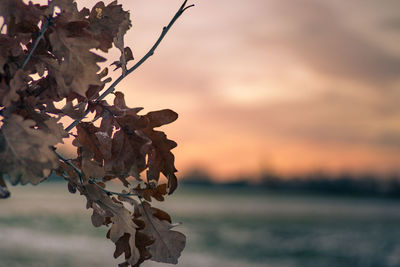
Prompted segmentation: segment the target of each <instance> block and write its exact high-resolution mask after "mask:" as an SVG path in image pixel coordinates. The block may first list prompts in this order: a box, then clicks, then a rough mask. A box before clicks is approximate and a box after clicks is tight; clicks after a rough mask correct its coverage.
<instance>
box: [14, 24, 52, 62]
mask: <svg viewBox="0 0 400 267" xmlns="http://www.w3.org/2000/svg"><path fill="white" fill-rule="evenodd" d="M51 20H52V17H48V18H46V22H45V23H44V25H43V27H42V29H41V30H40V32H39V35H38V36H37V37H36V39H35V42H34V43H33V45H32V47H31V50H30V51H29V53H28V55H27V56H26V58H25V59H24V62H22V64H21V66H19V68H20V69H23V68H24V67H25V66H26V64H27V63H28V61H29V60H30V59H31V57H32V55H33V52H34V51H35V49H36V47H37V46H38V45H39V42H40V40H41V39H42V38H43V35H44V33H45V32H46V31H47V29H48V28H49V26H50V24H51Z"/></svg>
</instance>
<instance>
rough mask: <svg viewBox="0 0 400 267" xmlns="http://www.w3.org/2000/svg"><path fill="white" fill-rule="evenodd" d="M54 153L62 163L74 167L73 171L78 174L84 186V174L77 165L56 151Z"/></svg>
mask: <svg viewBox="0 0 400 267" xmlns="http://www.w3.org/2000/svg"><path fill="white" fill-rule="evenodd" d="M53 151H54V153H55V154H56V155H57V157H58V158H59V159H60V160H61V161H63V162H64V163H65V164H67V165H68V166H70V167H72V169H73V170H74V171H75V172H76V174H78V177H79V181H80V182H81V184H82V186H83V174H82V172H81V170H80V169H79V168H78V167H76V166H75V164H73V163H72V162H71V161H70V160H68V159H66V158H64V157H63V156H61V155H60V154H59V153H58V152H57V151H56V150H55V149H53Z"/></svg>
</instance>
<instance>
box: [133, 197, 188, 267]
mask: <svg viewBox="0 0 400 267" xmlns="http://www.w3.org/2000/svg"><path fill="white" fill-rule="evenodd" d="M139 211H140V214H141V217H139V219H140V220H143V221H144V222H145V224H146V227H145V228H144V229H143V230H141V232H143V233H144V234H146V235H147V236H150V237H151V238H153V239H154V240H155V241H154V243H153V244H152V245H150V247H149V252H150V254H151V258H150V260H152V261H157V262H164V263H173V264H177V263H178V258H179V257H180V255H181V252H182V250H183V249H184V247H185V244H186V237H185V235H184V234H182V233H180V232H177V231H173V230H171V228H173V225H172V224H171V223H170V222H169V221H168V220H164V219H160V218H163V217H160V218H159V217H156V216H155V214H157V213H159V211H157V210H153V209H152V208H151V206H150V204H149V203H148V202H143V203H142V204H141V205H140V206H139Z"/></svg>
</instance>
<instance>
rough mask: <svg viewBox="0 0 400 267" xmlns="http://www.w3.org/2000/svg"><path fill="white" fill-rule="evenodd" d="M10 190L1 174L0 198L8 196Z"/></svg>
mask: <svg viewBox="0 0 400 267" xmlns="http://www.w3.org/2000/svg"><path fill="white" fill-rule="evenodd" d="M9 196H10V191H8V188H7V185H6V183H5V182H4V180H3V176H2V175H0V198H8V197H9Z"/></svg>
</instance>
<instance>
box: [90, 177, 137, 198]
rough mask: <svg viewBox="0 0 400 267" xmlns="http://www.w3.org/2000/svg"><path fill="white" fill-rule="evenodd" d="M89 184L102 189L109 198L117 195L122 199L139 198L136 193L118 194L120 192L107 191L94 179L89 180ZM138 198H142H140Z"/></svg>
mask: <svg viewBox="0 0 400 267" xmlns="http://www.w3.org/2000/svg"><path fill="white" fill-rule="evenodd" d="M89 184H93V185H96V186H97V187H98V188H100V189H101V190H102V191H103V192H104V193H106V194H107V195H109V196H110V195H117V196H121V197H130V196H138V195H137V194H134V193H118V192H114V191H110V190H107V189H105V188H103V187H101V186H100V185H98V184H97V183H96V182H95V181H94V180H93V179H89ZM138 197H140V196H138Z"/></svg>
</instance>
